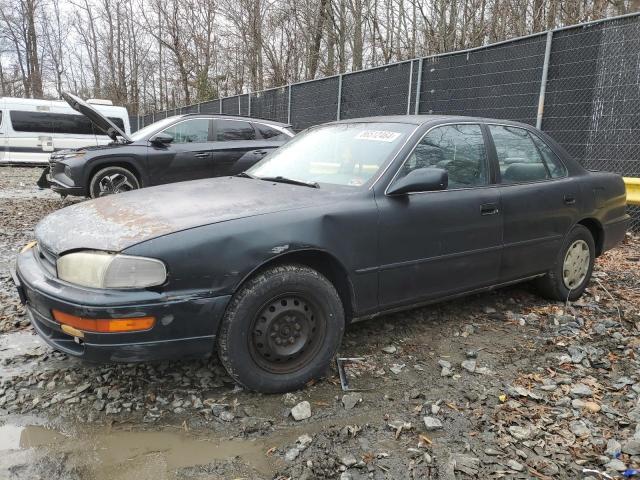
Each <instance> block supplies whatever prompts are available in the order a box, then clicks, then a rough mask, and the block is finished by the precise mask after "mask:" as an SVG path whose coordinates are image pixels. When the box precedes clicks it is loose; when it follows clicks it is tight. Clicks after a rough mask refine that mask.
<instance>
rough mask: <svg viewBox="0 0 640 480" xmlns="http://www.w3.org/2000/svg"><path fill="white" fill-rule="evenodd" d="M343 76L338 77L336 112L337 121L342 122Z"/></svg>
mask: <svg viewBox="0 0 640 480" xmlns="http://www.w3.org/2000/svg"><path fill="white" fill-rule="evenodd" d="M341 104H342V74H340V75H339V76H338V110H337V112H336V120H340V115H342V108H341V107H342V105H341Z"/></svg>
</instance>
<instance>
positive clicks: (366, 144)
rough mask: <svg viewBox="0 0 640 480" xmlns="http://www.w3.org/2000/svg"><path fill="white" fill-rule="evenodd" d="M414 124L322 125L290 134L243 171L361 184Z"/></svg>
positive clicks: (389, 157) (261, 175) (389, 156)
mask: <svg viewBox="0 0 640 480" xmlns="http://www.w3.org/2000/svg"><path fill="white" fill-rule="evenodd" d="M415 128H416V126H415V125H410V124H406V123H385V122H369V123H366V122H363V123H358V122H354V123H337V124H333V125H323V126H320V127H316V128H312V129H310V130H307V131H306V132H304V133H301V134H299V135H297V136H296V137H293V138H292V139H291V140H290V141H289V142H288V143H285V144H284V145H283V146H282V147H280V148H278V149H277V150H275V151H274V152H273V153H270V154H269V155H268V156H267V157H265V158H264V159H263V160H262V161H260V162H258V163H257V164H256V165H254V166H253V167H252V168H250V169H249V170H248V171H247V173H249V174H250V175H253V176H255V177H258V178H274V177H278V176H281V177H285V178H289V179H293V180H299V181H303V182H316V183H319V184H322V183H328V184H334V185H344V186H351V187H359V186H362V185H365V184H366V183H368V182H369V181H371V180H372V179H373V178H374V176H375V175H376V173H377V172H378V171H380V169H381V168H383V167H384V166H385V165H387V164H388V163H389V162H390V161H391V160H392V159H393V157H394V156H395V154H396V153H397V152H398V150H399V149H400V148H401V147H402V145H403V144H404V142H405V141H406V139H407V138H408V136H409V135H411V133H412V132H413V131H414V130H415Z"/></svg>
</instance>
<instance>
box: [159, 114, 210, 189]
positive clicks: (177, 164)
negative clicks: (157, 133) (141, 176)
mask: <svg viewBox="0 0 640 480" xmlns="http://www.w3.org/2000/svg"><path fill="white" fill-rule="evenodd" d="M212 122H213V121H212V120H211V119H208V118H190V119H187V120H182V121H179V122H178V123H175V124H174V125H172V126H170V127H168V128H165V129H164V130H163V131H162V133H164V134H167V135H171V136H172V137H173V141H172V142H171V143H168V144H166V145H156V144H153V143H150V144H149V148H148V150H147V151H148V158H147V164H148V170H149V179H150V182H151V184H153V185H158V184H161V183H172V182H182V181H185V180H195V179H198V178H207V177H210V176H211V175H210V169H211V164H212V161H213V154H212V145H213V143H212V138H213V137H212V135H213V130H212Z"/></svg>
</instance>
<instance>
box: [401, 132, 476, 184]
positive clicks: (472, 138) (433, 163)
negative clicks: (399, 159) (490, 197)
mask: <svg viewBox="0 0 640 480" xmlns="http://www.w3.org/2000/svg"><path fill="white" fill-rule="evenodd" d="M417 168H441V169H443V170H446V171H447V173H448V175H449V187H448V188H449V189H455V188H469V187H477V186H482V185H486V184H487V183H488V175H487V154H486V151H485V148H484V138H483V136H482V130H481V128H480V125H466V124H464V125H446V126H442V127H436V128H434V129H433V130H431V131H430V132H429V133H428V134H427V135H425V137H424V138H423V139H422V140H420V142H419V143H418V144H417V145H416V148H415V149H414V150H413V152H412V153H411V155H409V158H407V161H406V162H405V164H404V165H403V166H402V168H401V170H400V172H399V176H398V178H402V177H404V176H405V175H407V174H408V173H409V172H411V171H412V170H415V169H417Z"/></svg>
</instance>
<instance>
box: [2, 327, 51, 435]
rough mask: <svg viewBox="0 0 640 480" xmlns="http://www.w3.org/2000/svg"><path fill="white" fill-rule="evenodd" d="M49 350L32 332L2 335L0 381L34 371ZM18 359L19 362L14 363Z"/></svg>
mask: <svg viewBox="0 0 640 480" xmlns="http://www.w3.org/2000/svg"><path fill="white" fill-rule="evenodd" d="M47 350H49V347H48V346H47V345H46V344H45V343H44V342H43V341H42V340H41V339H40V338H39V337H38V336H37V335H35V334H33V333H32V332H28V331H17V332H11V333H5V334H3V335H0V381H2V380H5V379H8V378H12V377H16V376H18V375H21V374H24V373H26V372H29V371H31V370H33V367H34V366H35V365H36V364H37V358H38V357H39V356H40V355H42V354H43V353H45V352H46V351H47ZM18 358H19V361H14V360H15V359H18ZM1 440H2V439H0V441H1Z"/></svg>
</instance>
